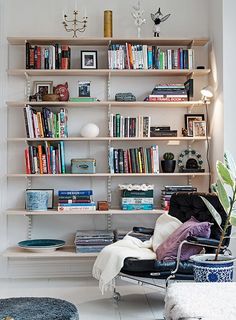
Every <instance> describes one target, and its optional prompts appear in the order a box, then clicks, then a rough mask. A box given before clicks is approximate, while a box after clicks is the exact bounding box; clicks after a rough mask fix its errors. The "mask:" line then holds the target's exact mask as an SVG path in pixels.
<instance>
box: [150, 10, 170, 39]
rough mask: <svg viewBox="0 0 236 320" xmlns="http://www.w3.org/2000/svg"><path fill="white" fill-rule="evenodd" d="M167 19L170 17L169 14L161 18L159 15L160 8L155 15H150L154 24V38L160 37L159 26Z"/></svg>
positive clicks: (160, 14)
mask: <svg viewBox="0 0 236 320" xmlns="http://www.w3.org/2000/svg"><path fill="white" fill-rule="evenodd" d="M169 17H170V14H167V15H166V16H164V17H163V14H162V13H161V8H159V9H158V11H157V12H156V13H151V18H152V21H153V22H154V27H153V33H154V37H160V32H161V27H160V24H161V22H164V21H166V20H167V19H168V18H169Z"/></svg>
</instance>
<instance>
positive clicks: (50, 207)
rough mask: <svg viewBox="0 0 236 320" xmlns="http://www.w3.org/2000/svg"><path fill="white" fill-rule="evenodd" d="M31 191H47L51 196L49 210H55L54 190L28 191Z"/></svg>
mask: <svg viewBox="0 0 236 320" xmlns="http://www.w3.org/2000/svg"><path fill="white" fill-rule="evenodd" d="M27 190H30V191H36V192H37V191H47V192H48V194H49V197H48V209H53V208H54V189H26V191H27Z"/></svg>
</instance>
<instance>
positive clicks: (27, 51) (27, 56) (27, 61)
mask: <svg viewBox="0 0 236 320" xmlns="http://www.w3.org/2000/svg"><path fill="white" fill-rule="evenodd" d="M25 68H26V69H30V44H29V42H26V43H25Z"/></svg>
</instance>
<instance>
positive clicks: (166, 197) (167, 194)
mask: <svg viewBox="0 0 236 320" xmlns="http://www.w3.org/2000/svg"><path fill="white" fill-rule="evenodd" d="M196 191H197V188H195V187H193V186H190V185H184V186H165V187H164V189H163V190H162V191H161V208H162V209H163V210H167V211H168V210H169V208H170V198H171V196H172V195H173V194H174V193H176V192H196Z"/></svg>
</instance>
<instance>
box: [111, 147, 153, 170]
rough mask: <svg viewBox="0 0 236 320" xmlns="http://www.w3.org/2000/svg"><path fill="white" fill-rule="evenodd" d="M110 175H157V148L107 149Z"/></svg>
mask: <svg viewBox="0 0 236 320" xmlns="http://www.w3.org/2000/svg"><path fill="white" fill-rule="evenodd" d="M108 161H109V168H110V173H159V151H158V146H157V145H153V146H151V147H150V148H143V147H139V148H131V149H128V150H123V149H114V148H113V147H111V148H110V149H109V159H108Z"/></svg>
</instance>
